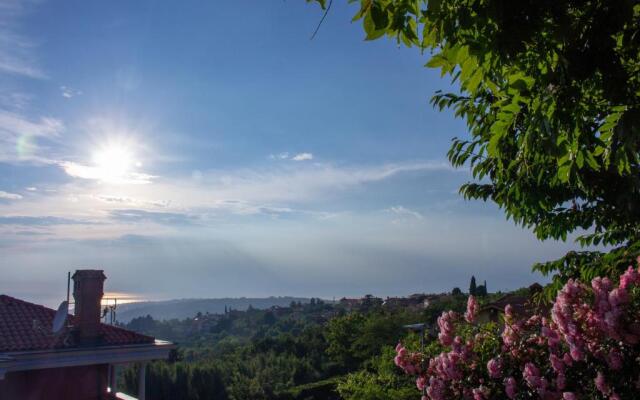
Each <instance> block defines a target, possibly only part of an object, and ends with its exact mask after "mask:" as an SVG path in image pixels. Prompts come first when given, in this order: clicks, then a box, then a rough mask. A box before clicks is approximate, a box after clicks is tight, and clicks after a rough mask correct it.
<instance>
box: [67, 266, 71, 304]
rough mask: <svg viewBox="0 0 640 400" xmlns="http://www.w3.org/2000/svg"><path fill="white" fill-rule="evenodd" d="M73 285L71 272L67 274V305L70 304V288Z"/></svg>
mask: <svg viewBox="0 0 640 400" xmlns="http://www.w3.org/2000/svg"><path fill="white" fill-rule="evenodd" d="M70 284H71V271H69V272H67V304H68V303H69V286H70Z"/></svg>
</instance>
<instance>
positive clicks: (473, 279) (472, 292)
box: [469, 276, 478, 296]
mask: <svg viewBox="0 0 640 400" xmlns="http://www.w3.org/2000/svg"><path fill="white" fill-rule="evenodd" d="M477 290H478V287H477V286H476V277H475V276H471V283H469V294H470V295H471V296H475V295H476V292H477Z"/></svg>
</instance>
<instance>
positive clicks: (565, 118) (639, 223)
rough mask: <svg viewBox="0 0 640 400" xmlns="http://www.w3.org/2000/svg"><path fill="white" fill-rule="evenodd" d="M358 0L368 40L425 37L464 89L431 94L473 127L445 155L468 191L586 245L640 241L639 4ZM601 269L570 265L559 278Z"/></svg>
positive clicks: (439, 64)
mask: <svg viewBox="0 0 640 400" xmlns="http://www.w3.org/2000/svg"><path fill="white" fill-rule="evenodd" d="M317 1H319V3H320V4H321V5H322V6H323V7H324V3H325V1H324V0H317ZM349 1H350V2H357V3H359V4H360V10H359V11H358V12H357V14H356V15H355V17H354V20H361V21H362V23H363V26H364V30H365V32H366V39H367V40H373V39H377V38H380V37H382V36H385V35H386V36H389V37H392V38H394V39H395V40H397V41H398V43H399V44H404V45H406V46H409V47H411V46H415V47H417V48H418V49H421V50H422V51H425V52H427V53H428V54H429V55H430V57H429V60H428V62H427V66H428V67H431V68H438V69H440V70H441V72H442V75H443V76H445V75H447V76H449V77H450V78H451V80H452V82H453V83H455V84H457V85H458V87H459V92H453V93H442V92H437V93H436V94H435V96H433V98H432V104H433V105H434V106H435V107H437V108H439V109H444V108H450V109H452V110H453V111H454V112H455V115H456V116H457V117H459V118H463V119H464V120H465V121H466V123H467V127H468V134H467V135H465V137H463V138H455V139H454V140H453V144H452V146H451V149H450V151H449V153H448V155H449V159H450V161H451V162H452V164H453V165H454V166H468V167H470V169H471V171H472V174H473V177H474V178H475V179H474V181H473V182H469V183H467V184H465V185H463V186H462V188H461V193H462V194H463V195H464V196H465V197H466V198H469V199H482V200H492V201H493V202H495V203H496V204H497V205H498V206H500V207H501V208H502V209H503V210H504V212H505V213H506V215H507V217H509V218H511V219H512V220H513V221H515V222H516V223H517V224H520V225H522V226H524V227H528V228H532V229H533V231H534V232H535V234H536V235H537V236H538V238H540V239H550V238H553V239H562V240H566V239H567V235H568V234H569V233H572V232H576V233H577V234H581V236H579V237H578V241H579V243H580V244H581V245H592V244H596V245H597V244H605V245H611V246H619V247H620V248H621V249H624V248H629V247H630V246H631V245H633V243H635V242H637V241H639V240H640V3H639V2H638V1H637V0H592V1H576V0H535V1H534V0H523V1H504V0H449V1H442V0H349ZM620 255H621V256H629V254H628V253H625V251H624V250H623V251H621V252H620ZM585 256H586V257H587V258H588V259H591V258H593V256H594V254H588V253H587V254H585ZM595 257H596V258H598V257H602V255H596V256H595ZM580 259H581V257H580V256H578V257H576V256H575V255H572V256H571V260H569V261H565V260H560V261H559V262H557V263H553V264H546V265H544V264H542V265H538V266H537V267H536V268H537V269H538V270H540V271H542V272H544V273H552V272H555V271H557V270H558V268H562V267H563V265H564V264H565V263H574V262H576V261H577V260H580ZM611 261H612V264H609V265H606V266H604V267H603V268H604V269H606V268H610V267H615V266H616V262H617V260H611ZM590 265H591V268H594V265H593V263H591V264H590ZM591 272H593V271H592V270H590V271H586V270H584V269H582V268H577V270H574V269H569V270H561V271H560V273H559V274H558V276H556V277H555V278H556V283H557V282H559V281H560V280H561V279H566V277H567V276H577V277H582V278H586V277H588V275H589V274H590V273H591Z"/></svg>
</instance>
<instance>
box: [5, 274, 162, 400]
mask: <svg viewBox="0 0 640 400" xmlns="http://www.w3.org/2000/svg"><path fill="white" fill-rule="evenodd" d="M105 279H106V277H105V276H104V274H103V272H102V271H100V270H78V271H76V272H75V274H74V275H73V280H74V289H73V297H74V300H75V308H74V309H75V315H73V316H72V315H69V316H68V317H67V318H68V319H67V323H66V324H65V326H64V327H63V328H62V329H61V330H60V331H58V332H57V333H53V331H52V324H53V320H54V317H55V315H56V311H54V310H52V309H50V308H47V307H44V306H40V305H37V304H33V303H29V302H26V301H23V300H18V299H16V298H13V297H9V296H5V295H0V399H3V400H4V399H7V400H40V399H42V400H102V399H105V400H107V399H109V400H111V399H133V397H131V396H127V395H125V394H122V393H118V392H117V388H116V376H117V375H116V368H117V367H118V366H120V365H123V364H130V363H137V364H139V365H140V368H139V376H138V379H139V392H138V399H140V400H144V399H145V366H146V363H147V362H149V361H151V360H157V359H165V358H168V356H169V352H170V351H171V350H172V349H174V348H175V346H174V345H173V344H171V343H169V342H165V341H160V340H156V339H154V338H153V337H150V336H145V335H141V334H138V333H135V332H132V331H128V330H125V329H122V328H118V327H115V326H112V325H107V324H103V323H101V321H100V320H101V311H102V309H101V300H102V296H103V283H104V280H105Z"/></svg>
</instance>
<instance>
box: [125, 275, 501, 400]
mask: <svg viewBox="0 0 640 400" xmlns="http://www.w3.org/2000/svg"><path fill="white" fill-rule="evenodd" d="M474 283H475V282H474ZM452 293H453V294H449V293H447V294H441V295H433V296H431V298H433V299H434V300H432V301H430V303H429V305H428V306H426V307H425V306H417V307H395V306H390V304H387V303H384V302H383V301H382V300H381V299H377V298H375V297H373V296H366V297H364V298H363V299H361V300H360V302H359V303H358V305H357V306H354V307H351V306H348V305H346V304H345V303H344V302H336V303H333V302H327V301H323V300H321V299H312V300H311V301H310V302H309V303H305V304H302V303H300V302H295V301H294V302H292V303H291V304H290V305H289V306H288V307H277V306H274V307H272V308H270V309H266V310H259V309H255V308H253V307H250V308H249V309H247V310H246V311H237V310H228V311H227V312H226V313H224V314H208V313H205V314H203V313H197V314H196V315H194V316H193V317H192V318H185V319H180V320H179V319H172V320H155V319H153V318H152V317H151V316H146V317H139V318H135V319H133V320H132V321H130V322H129V323H127V324H126V325H123V326H124V327H126V328H127V329H132V330H135V331H137V332H141V333H145V334H149V335H152V336H155V337H157V338H162V339H166V340H171V341H173V342H175V343H177V344H178V350H177V351H176V352H175V354H173V355H172V357H171V359H170V360H168V361H158V362H154V363H152V364H151V365H150V366H148V370H147V393H148V396H149V397H150V398H153V399H158V400H164V399H167V400H168V399H185V400H187V399H188V400H192V399H193V400H196V399H237V400H240V399H282V400H285V399H290V400H294V399H300V400H302V399H336V400H337V399H372V400H374V399H389V398H394V399H415V398H416V389H415V384H414V380H413V379H412V378H411V377H409V376H408V375H406V374H404V373H403V372H402V371H401V370H400V369H398V368H397V367H396V366H395V365H394V363H393V356H394V354H395V350H394V348H395V346H396V344H397V343H398V342H399V341H400V340H402V341H403V342H404V343H413V344H415V345H417V344H418V343H419V334H418V333H416V332H412V331H411V330H408V329H407V328H405V327H404V326H405V325H408V324H415V323H418V322H420V323H422V322H425V323H427V325H428V326H435V324H436V320H437V318H438V316H439V315H440V314H441V313H442V311H443V310H450V309H453V310H458V311H462V310H464V308H465V305H466V302H467V297H468V296H467V294H465V293H463V292H462V291H461V290H460V289H458V288H455V289H454V290H453V292H452ZM503 295H504V294H501V293H497V294H489V295H487V296H486V297H482V298H483V300H482V301H483V302H490V301H492V300H494V299H496V298H498V297H501V296H503ZM431 332H432V331H430V330H428V331H427V332H426V333H425V334H426V335H427V336H428V337H430V339H434V337H433V336H429V335H431ZM136 376H137V375H136V369H135V367H130V368H129V369H126V370H124V371H123V387H124V388H125V391H126V392H129V393H136V390H137V387H136V385H137V379H136Z"/></svg>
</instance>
